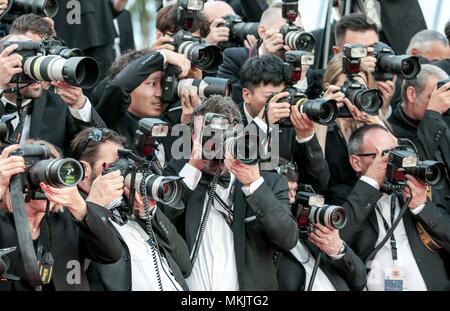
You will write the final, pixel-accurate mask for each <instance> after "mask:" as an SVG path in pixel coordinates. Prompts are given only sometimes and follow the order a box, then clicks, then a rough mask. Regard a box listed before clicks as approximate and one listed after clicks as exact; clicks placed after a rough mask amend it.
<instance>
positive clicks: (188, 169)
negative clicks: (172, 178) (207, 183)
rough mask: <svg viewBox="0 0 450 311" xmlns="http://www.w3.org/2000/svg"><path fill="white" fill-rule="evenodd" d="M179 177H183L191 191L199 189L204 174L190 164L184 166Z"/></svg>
mask: <svg viewBox="0 0 450 311" xmlns="http://www.w3.org/2000/svg"><path fill="white" fill-rule="evenodd" d="M178 175H179V176H180V177H183V182H184V184H185V185H186V186H187V187H188V188H189V189H191V190H195V188H197V185H198V183H199V182H200V179H201V178H202V172H201V171H200V170H199V169H197V168H196V167H194V166H192V165H191V164H189V163H186V164H185V165H184V167H183V168H182V169H181V171H180V173H179V174H178Z"/></svg>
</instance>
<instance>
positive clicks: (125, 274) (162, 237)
mask: <svg viewBox="0 0 450 311" xmlns="http://www.w3.org/2000/svg"><path fill="white" fill-rule="evenodd" d="M94 212H95V213H97V214H98V215H99V216H100V217H106V218H109V211H108V210H107V209H106V208H103V207H99V208H96V209H95V210H94ZM138 222H139V223H140V224H142V225H143V226H145V224H143V223H142V222H141V221H138ZM108 224H109V227H110V228H111V230H112V231H113V232H114V234H115V236H116V237H117V238H118V239H119V240H120V242H121V244H122V249H123V252H122V257H121V258H120V259H119V261H117V262H116V263H113V264H100V263H96V262H91V263H90V264H89V267H88V269H87V271H86V274H87V277H88V280H89V284H90V286H91V290H95V291H130V290H132V281H131V280H132V275H131V274H132V271H131V258H130V251H129V249H128V246H127V244H126V243H125V241H124V240H123V238H122V236H121V235H120V233H119V232H118V231H117V230H116V228H115V227H114V225H113V224H112V223H111V222H110V221H109V222H108ZM152 226H153V230H154V232H155V236H156V239H157V241H158V245H159V249H160V251H161V252H162V253H163V254H164V257H165V258H166V259H167V262H168V264H169V267H170V269H171V270H172V272H173V275H174V277H175V279H176V281H177V282H178V283H179V284H180V285H181V286H182V288H183V289H184V290H188V287H187V284H186V282H185V280H184V277H183V275H184V274H186V273H187V272H188V271H189V270H190V268H191V263H190V260H189V252H188V249H187V246H186V242H185V241H184V240H183V238H182V237H181V236H180V235H179V234H178V233H177V231H176V228H175V227H174V225H173V224H172V223H171V222H170V221H169V219H167V217H166V216H165V215H164V214H163V213H162V212H161V211H160V209H156V212H155V217H154V218H153V219H152ZM161 273H164V272H163V271H161Z"/></svg>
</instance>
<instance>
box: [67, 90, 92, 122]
mask: <svg viewBox="0 0 450 311" xmlns="http://www.w3.org/2000/svg"><path fill="white" fill-rule="evenodd" d="M84 98H86V104H84V107H83V108H81V109H74V108H71V107H70V106H69V111H70V113H71V114H72V116H73V117H74V118H75V119H78V120H81V121H83V122H86V123H87V122H91V121H92V105H91V102H90V100H89V98H87V97H86V96H85V97H84Z"/></svg>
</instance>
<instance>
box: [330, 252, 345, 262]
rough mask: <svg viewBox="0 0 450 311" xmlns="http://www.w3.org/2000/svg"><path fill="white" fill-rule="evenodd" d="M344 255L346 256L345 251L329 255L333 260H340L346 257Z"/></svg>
mask: <svg viewBox="0 0 450 311" xmlns="http://www.w3.org/2000/svg"><path fill="white" fill-rule="evenodd" d="M344 256H345V253H343V254H340V255H336V256H332V255H328V257H330V258H331V260H340V259H342V258H344Z"/></svg>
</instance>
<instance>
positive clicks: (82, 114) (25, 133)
mask: <svg viewBox="0 0 450 311" xmlns="http://www.w3.org/2000/svg"><path fill="white" fill-rule="evenodd" d="M85 98H86V104H85V105H84V107H83V108H81V109H73V108H71V107H70V106H69V111H70V113H71V114H72V116H73V117H74V118H75V119H78V120H81V121H83V122H91V121H92V105H91V102H90V101H89V99H88V98H87V97H85ZM1 101H2V103H3V105H4V106H6V104H8V103H9V104H11V105H13V106H16V103H13V102H12V101H10V100H8V99H6V98H5V97H4V96H3V97H2V98H1ZM30 103H31V99H27V100H25V101H24V102H23V103H22V106H23V107H25V106H26V105H28V104H30ZM12 115H14V116H16V118H15V119H14V120H13V121H12V122H11V124H12V126H13V127H14V129H15V128H16V127H17V125H18V124H19V113H18V112H14V113H13V114H12ZM30 128H31V115H28V114H27V115H26V116H25V120H24V123H23V130H22V137H21V139H20V143H24V142H25V141H26V140H27V139H29V138H30Z"/></svg>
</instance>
